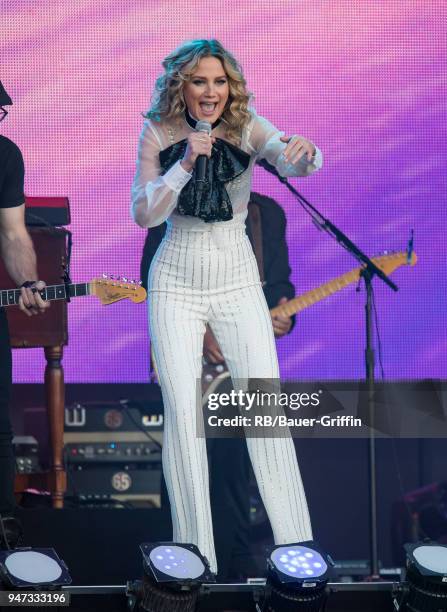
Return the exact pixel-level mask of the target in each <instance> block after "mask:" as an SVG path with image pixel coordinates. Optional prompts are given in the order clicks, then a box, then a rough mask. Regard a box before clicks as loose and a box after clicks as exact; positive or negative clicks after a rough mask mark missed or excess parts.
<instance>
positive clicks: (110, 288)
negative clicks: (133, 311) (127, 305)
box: [89, 275, 146, 305]
mask: <svg viewBox="0 0 447 612" xmlns="http://www.w3.org/2000/svg"><path fill="white" fill-rule="evenodd" d="M89 285H90V294H91V295H96V296H97V297H98V298H99V299H100V300H101V302H102V303H103V304H105V305H107V304H113V303H114V302H119V301H120V300H126V299H128V300H131V301H132V302H135V303H136V304H138V303H139V302H143V301H144V300H145V299H146V290H145V289H144V287H142V286H141V282H140V283H137V282H136V281H128V280H127V278H121V277H120V276H117V277H113V276H105V275H104V276H103V277H102V278H95V279H93V280H92V281H90V283H89Z"/></svg>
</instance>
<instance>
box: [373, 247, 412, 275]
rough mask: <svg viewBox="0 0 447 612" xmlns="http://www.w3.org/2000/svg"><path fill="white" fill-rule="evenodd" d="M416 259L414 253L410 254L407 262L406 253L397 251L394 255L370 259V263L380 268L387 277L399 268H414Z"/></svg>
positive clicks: (388, 254) (387, 254)
mask: <svg viewBox="0 0 447 612" xmlns="http://www.w3.org/2000/svg"><path fill="white" fill-rule="evenodd" d="M417 260H418V258H417V255H416V253H414V252H413V253H412V254H411V257H410V261H408V253H407V252H406V251H399V252H396V253H385V254H384V255H380V256H379V257H372V261H373V262H374V263H375V264H376V266H377V267H378V268H380V269H381V270H382V271H383V272H385V274H386V275H387V276H389V275H390V274H392V273H393V272H394V270H397V268H400V267H401V266H414V265H415V264H416V262H417Z"/></svg>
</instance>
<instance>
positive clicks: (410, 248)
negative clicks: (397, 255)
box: [407, 230, 414, 264]
mask: <svg viewBox="0 0 447 612" xmlns="http://www.w3.org/2000/svg"><path fill="white" fill-rule="evenodd" d="M413 234H414V230H410V240H409V241H408V246H407V264H411V256H412V255H413Z"/></svg>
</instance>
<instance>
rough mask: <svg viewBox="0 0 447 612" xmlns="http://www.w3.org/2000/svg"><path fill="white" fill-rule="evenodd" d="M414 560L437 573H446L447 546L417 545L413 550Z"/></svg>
mask: <svg viewBox="0 0 447 612" xmlns="http://www.w3.org/2000/svg"><path fill="white" fill-rule="evenodd" d="M413 555H414V558H415V559H416V561H417V562H418V563H419V564H420V565H422V566H423V567H425V568H426V569H428V570H430V571H431V572H437V573H438V574H447V548H445V547H444V546H419V547H418V548H415V549H414V551H413Z"/></svg>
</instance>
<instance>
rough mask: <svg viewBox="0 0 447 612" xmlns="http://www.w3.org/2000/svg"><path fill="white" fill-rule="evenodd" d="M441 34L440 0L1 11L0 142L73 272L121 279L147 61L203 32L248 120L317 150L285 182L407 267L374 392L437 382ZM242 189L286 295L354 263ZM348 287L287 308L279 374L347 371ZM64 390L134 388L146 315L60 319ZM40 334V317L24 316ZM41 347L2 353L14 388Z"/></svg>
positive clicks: (443, 7) (128, 266)
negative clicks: (273, 254) (417, 381)
mask: <svg viewBox="0 0 447 612" xmlns="http://www.w3.org/2000/svg"><path fill="white" fill-rule="evenodd" d="M446 22H447V3H446V2H445V1H444V0H430V1H427V0H420V1H419V0H406V1H405V2H403V1H402V0H386V1H383V2H380V1H377V0H362V1H361V2H359V1H357V0H351V1H349V0H330V1H329V0H311V1H310V0H309V1H307V0H278V1H277V2H271V1H270V0H269V1H267V0H261V1H253V2H247V1H246V0H220V1H219V2H214V1H210V0H200V1H195V0H191V1H190V2H188V3H187V5H185V2H184V1H183V0H182V1H180V0H169V2H167V1H161V0H160V1H155V0H153V1H150V0H138V1H136V0H128V1H126V2H124V1H119V0H118V2H117V1H116V0H114V1H113V2H112V1H109V0H77V1H76V2H73V1H72V0H58V2H54V1H53V0H40V1H39V2H25V1H23V0H16V1H13V0H10V1H7V0H5V1H3V2H1V24H2V25H1V28H2V31H1V39H0V45H1V57H2V72H1V77H0V78H1V80H2V81H3V82H4V84H5V86H6V87H7V89H8V91H9V93H10V94H11V96H12V98H13V100H14V106H13V107H12V108H11V110H10V115H9V117H8V118H7V120H6V121H5V122H4V123H2V125H1V129H2V133H4V134H5V135H7V136H9V137H10V138H12V139H13V140H14V141H16V142H17V143H18V145H19V146H20V147H21V149H22V151H23V154H24V158H25V164H26V192H27V194H28V195H33V196H45V195H61V196H68V197H69V198H70V201H71V207H72V217H73V222H72V225H71V230H72V232H73V243H74V246H73V259H72V277H73V280H74V281H77V282H81V281H87V280H89V279H90V278H92V277H95V276H97V275H99V274H101V273H103V272H108V273H112V274H121V275H124V276H127V277H129V278H137V275H138V270H139V259H140V254H141V249H142V245H143V241H144V236H145V232H144V230H142V229H140V228H139V227H137V226H136V225H134V224H133V222H132V221H131V218H130V215H129V190H130V184H131V181H132V177H133V173H134V167H135V165H134V164H135V157H136V145H137V140H138V136H139V132H140V129H141V125H142V117H141V115H140V113H141V111H143V110H145V109H146V108H147V106H148V102H149V97H150V93H151V90H152V86H153V82H154V79H155V78H156V76H157V75H158V74H159V73H160V71H161V67H160V62H161V60H162V59H163V57H164V56H165V55H166V54H167V53H168V52H169V51H170V50H171V49H172V48H174V47H175V46H177V45H178V44H179V43H180V42H181V41H183V40H185V39H190V38H197V37H216V38H218V39H220V40H221V41H222V43H223V44H224V45H226V46H227V47H228V48H229V49H231V50H232V51H233V53H234V54H235V55H236V57H237V58H238V59H239V60H240V62H241V64H242V66H243V67H244V70H245V75H246V77H247V81H248V84H249V88H250V90H251V91H253V92H254V94H255V107H256V108H257V111H258V112H259V113H260V114H262V115H264V116H266V117H268V118H269V119H270V120H271V121H272V122H273V123H274V124H275V125H277V126H278V127H280V128H282V129H284V130H285V131H286V133H287V134H293V133H298V134H302V135H305V136H307V137H308V138H310V139H311V140H313V141H314V142H315V143H317V144H318V145H319V146H320V148H321V149H322V151H323V153H324V157H325V164H324V168H323V169H322V170H321V171H320V172H318V173H317V174H315V175H314V176H312V177H311V178H308V179H292V182H293V184H294V185H295V186H296V187H297V188H298V189H299V190H301V191H302V193H303V194H304V195H305V196H306V197H307V198H309V199H310V200H311V201H312V202H313V203H315V204H316V205H317V206H318V207H320V209H321V210H322V212H323V213H324V214H325V215H327V216H328V217H329V218H330V219H331V220H332V221H333V222H335V223H336V224H338V225H339V226H340V228H341V229H343V230H344V231H345V232H346V233H347V234H348V235H349V236H350V237H351V238H352V239H353V240H354V241H355V242H357V244H358V245H359V246H360V247H362V248H363V249H364V250H365V251H366V252H367V253H369V254H371V255H373V254H377V253H379V252H380V251H382V250H392V249H397V250H402V249H405V247H406V245H407V241H408V236H409V231H410V229H411V228H414V230H415V239H414V245H415V251H416V253H417V255H418V257H419V262H418V264H417V265H416V266H415V267H413V268H410V267H403V268H401V269H399V270H398V271H396V272H395V274H394V275H393V279H394V281H395V282H396V283H397V284H398V286H399V292H398V293H393V292H392V291H390V290H389V289H387V288H386V287H384V286H382V283H380V282H379V281H377V280H376V281H375V287H376V304H377V314H378V320H379V325H380V334H381V341H382V349H383V366H384V370H385V376H386V377H387V378H394V379H396V378H420V377H442V378H447V376H446V375H447V333H446V328H447V327H446V296H447V282H446V262H447V252H446V251H447V249H446V239H445V232H446V217H447V212H446V193H447V188H446V187H447V186H446V167H445V159H446V152H447V148H446V140H447V134H446V125H447V122H446V108H447V106H446V99H447V91H446V89H447V87H446V85H447V76H446V56H447V55H446V42H447V34H446V30H447V28H446ZM254 188H255V189H256V190H257V191H259V192H262V193H265V194H267V195H270V196H272V197H274V198H275V199H277V200H278V202H280V203H281V204H282V206H283V207H284V209H285V210H286V213H287V218H288V241H289V246H290V258H291V265H292V268H293V281H294V283H295V285H296V290H297V293H301V292H303V291H305V290H308V289H311V288H314V287H317V286H318V285H320V284H322V283H323V282H325V281H327V280H330V279H331V278H333V277H335V276H337V275H340V274H342V273H344V272H346V271H347V270H349V269H350V268H353V267H356V263H355V261H354V260H353V259H352V258H351V257H350V256H349V255H348V254H347V253H346V252H344V251H343V249H341V248H340V247H339V246H338V245H337V244H336V243H335V242H334V241H332V240H331V239H330V238H329V237H328V236H327V235H325V234H324V233H321V232H319V231H317V229H316V228H315V227H314V226H313V224H312V223H311V221H310V220H309V218H308V217H307V216H306V214H305V213H304V212H303V211H302V210H301V209H300V208H299V207H298V205H297V204H296V203H295V202H294V200H293V199H292V197H291V196H290V195H289V193H288V192H287V190H286V188H285V187H284V186H282V185H281V184H280V183H278V182H277V181H276V180H275V179H274V178H273V177H271V176H269V175H266V173H265V172H264V171H263V170H261V169H257V170H256V174H255V180H254ZM363 305H364V292H363V290H362V291H361V292H356V291H355V286H352V287H350V288H348V289H345V290H343V291H341V292H340V293H338V294H336V295H334V296H332V297H331V298H329V299H326V300H324V301H322V302H320V303H319V304H317V305H315V306H313V307H312V308H309V309H307V310H305V311H303V312H302V313H301V314H300V315H299V316H298V318H297V324H296V327H295V329H294V331H293V333H292V334H291V335H290V336H288V337H286V338H283V339H281V340H280V341H279V342H278V350H279V354H280V362H281V370H282V374H283V377H284V378H287V379H291V378H292V379H295V378H297V379H315V378H324V379H351V378H357V377H361V376H363V372H364V368H363V346H364V321H363V317H364V312H363ZM69 320H70V343H69V346H68V347H67V348H66V350H65V357H64V364H65V373H66V380H67V381H69V382H95V381H97V382H133V381H135V382H141V381H146V380H147V379H148V333H147V322H146V306H145V305H144V304H143V305H132V304H130V303H120V304H117V305H114V306H110V307H107V308H105V307H103V306H101V305H100V303H99V302H98V301H97V300H96V299H95V298H93V297H91V298H85V299H79V300H74V301H73V302H72V303H71V304H70V305H69ZM36 325H38V320H37V318H36ZM43 367H44V362H43V358H42V355H41V351H35V350H22V351H15V355H14V368H15V381H17V382H37V381H41V380H42V374H43Z"/></svg>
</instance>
